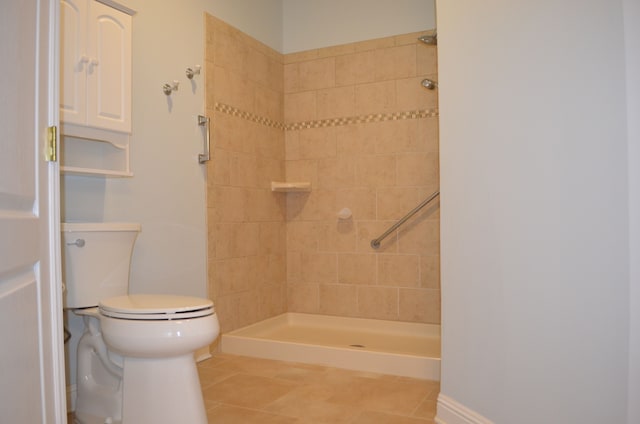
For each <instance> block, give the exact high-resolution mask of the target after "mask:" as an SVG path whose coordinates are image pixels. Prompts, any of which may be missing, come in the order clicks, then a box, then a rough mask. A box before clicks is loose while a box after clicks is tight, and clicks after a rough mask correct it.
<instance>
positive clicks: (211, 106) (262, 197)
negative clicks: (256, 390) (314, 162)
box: [206, 15, 286, 332]
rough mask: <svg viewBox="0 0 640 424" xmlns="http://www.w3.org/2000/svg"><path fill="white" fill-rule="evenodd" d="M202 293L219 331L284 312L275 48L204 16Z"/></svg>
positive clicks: (280, 106) (278, 60)
mask: <svg viewBox="0 0 640 424" xmlns="http://www.w3.org/2000/svg"><path fill="white" fill-rule="evenodd" d="M206 34H207V36H206V43H207V49H206V78H207V99H206V108H207V115H208V116H209V117H211V118H212V125H213V130H212V140H213V160H212V161H211V162H209V165H208V167H207V173H208V190H207V211H208V214H207V215H208V226H209V255H208V256H209V263H208V265H209V267H208V268H209V295H210V297H211V298H212V299H213V301H214V302H215V304H216V310H217V312H218V316H219V319H220V323H221V327H222V331H223V332H224V331H229V330H232V329H235V328H238V327H242V326H244V325H248V324H250V323H253V322H256V321H259V320H261V319H264V318H267V317H270V316H274V315H278V314H280V313H282V312H284V311H285V309H286V301H285V294H286V292H285V278H286V272H285V269H286V268H285V266H286V257H285V254H286V252H285V240H286V228H285V199H284V197H282V196H277V195H273V194H272V193H271V191H270V182H271V180H282V179H283V178H284V133H283V131H282V124H281V122H282V120H283V116H282V111H283V91H282V75H283V65H282V55H281V54H280V53H277V52H276V51H274V50H272V49H271V48H269V47H267V46H265V45H264V44H261V43H259V42H258V41H255V40H254V39H252V38H251V37H249V36H247V35H245V34H244V33H242V32H240V31H238V30H236V29H234V28H233V27H231V26H229V25H227V24H225V23H224V22H222V21H220V20H219V19H217V18H214V17H213V16H210V15H208V16H207V17H206Z"/></svg>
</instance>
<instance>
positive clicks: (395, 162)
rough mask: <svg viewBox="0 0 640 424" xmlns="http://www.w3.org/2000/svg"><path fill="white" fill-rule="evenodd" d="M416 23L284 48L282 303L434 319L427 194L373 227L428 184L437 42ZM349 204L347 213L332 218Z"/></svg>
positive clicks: (434, 232) (434, 264) (432, 220)
mask: <svg viewBox="0 0 640 424" xmlns="http://www.w3.org/2000/svg"><path fill="white" fill-rule="evenodd" d="M419 35H420V33H413V34H407V35H402V36H396V37H388V38H381V39H375V40H370V41H365V42H358V43H352V44H346V45H340V46H336V47H329V48H323V49H317V50H310V51H306V52H301V53H294V54H289V55H286V56H285V63H286V64H285V68H284V75H285V80H284V88H285V123H286V127H287V131H286V136H285V138H286V149H287V150H286V159H287V160H286V171H287V179H288V180H289V181H310V182H311V185H312V191H311V192H310V193H296V194H288V197H287V287H288V289H287V299H288V309H289V310H290V311H298V312H311V313H321V314H330V315H343V316H353V317H365V318H380V319H390V320H402V321H413V322H430V323H437V322H440V285H439V234H438V228H439V216H438V207H437V202H436V204H435V205H433V206H430V207H427V208H425V209H423V210H422V211H421V212H420V213H419V214H418V215H416V217H415V218H414V219H412V220H411V221H409V222H407V223H406V224H405V225H404V226H403V227H401V228H400V230H399V231H398V232H397V233H394V234H392V235H390V236H389V238H387V239H386V240H385V241H383V242H382V245H381V247H380V249H378V250H374V249H372V248H371V247H370V241H371V239H372V238H375V237H377V236H378V235H379V234H380V233H382V232H384V230H385V229H386V228H388V227H389V226H390V225H392V224H393V223H394V222H395V221H396V220H398V219H399V218H401V217H402V216H403V215H404V214H405V213H406V212H408V211H410V210H411V209H413V208H414V207H415V206H416V205H418V204H419V203H420V202H421V201H422V200H423V199H424V198H426V197H427V196H428V195H429V194H430V193H432V192H433V191H435V190H436V189H437V188H438V127H437V117H435V115H436V114H437V113H436V108H437V96H436V92H435V91H428V90H426V89H424V88H422V87H421V86H420V81H421V80H422V79H423V78H424V77H426V76H429V77H431V78H436V75H435V74H436V52H435V47H430V46H426V45H424V44H422V43H420V42H418V41H417V37H418V36H419ZM345 207H346V208H349V209H351V210H352V212H353V216H352V218H351V219H349V220H339V219H338V218H337V213H338V211H339V210H341V209H342V208H345Z"/></svg>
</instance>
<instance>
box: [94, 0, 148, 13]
mask: <svg viewBox="0 0 640 424" xmlns="http://www.w3.org/2000/svg"><path fill="white" fill-rule="evenodd" d="M96 1H97V2H98V3H102V4H104V5H105V6H109V7H112V8H114V9H116V10H119V11H121V12H123V13H126V14H127V15H129V16H133V15H135V14H136V13H138V12H136V11H135V10H133V9H130V8H128V7H127V6H124V5H122V4H120V3H117V2H115V1H113V0H96Z"/></svg>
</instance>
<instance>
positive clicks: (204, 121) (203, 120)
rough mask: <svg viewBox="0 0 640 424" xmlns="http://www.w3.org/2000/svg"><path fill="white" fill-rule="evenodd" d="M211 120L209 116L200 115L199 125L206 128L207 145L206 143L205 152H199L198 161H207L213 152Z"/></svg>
mask: <svg viewBox="0 0 640 424" xmlns="http://www.w3.org/2000/svg"><path fill="white" fill-rule="evenodd" d="M209 122H210V119H209V117H207V116H203V115H198V125H199V126H201V127H204V128H205V132H206V134H205V145H204V153H199V154H198V163H205V162H206V161H208V160H209V159H211V157H210V152H211V136H210V132H209Z"/></svg>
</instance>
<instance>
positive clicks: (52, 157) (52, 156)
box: [44, 126, 58, 162]
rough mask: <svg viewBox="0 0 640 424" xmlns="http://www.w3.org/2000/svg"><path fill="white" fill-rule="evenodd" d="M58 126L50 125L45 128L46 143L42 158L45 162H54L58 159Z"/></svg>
mask: <svg viewBox="0 0 640 424" xmlns="http://www.w3.org/2000/svg"><path fill="white" fill-rule="evenodd" d="M57 151H58V127H56V126H52V127H49V128H47V145H46V147H45V153H44V158H45V160H46V161H47V162H56V161H57V160H58V155H57Z"/></svg>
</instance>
